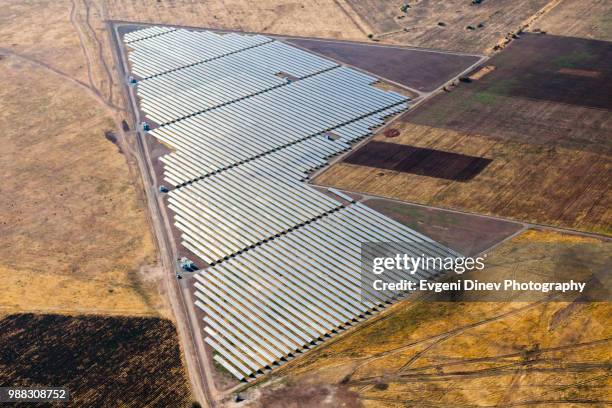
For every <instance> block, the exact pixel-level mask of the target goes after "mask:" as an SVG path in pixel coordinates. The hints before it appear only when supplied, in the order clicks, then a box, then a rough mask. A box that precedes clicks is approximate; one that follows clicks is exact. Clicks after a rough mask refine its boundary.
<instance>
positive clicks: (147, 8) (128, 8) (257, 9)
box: [107, 0, 367, 40]
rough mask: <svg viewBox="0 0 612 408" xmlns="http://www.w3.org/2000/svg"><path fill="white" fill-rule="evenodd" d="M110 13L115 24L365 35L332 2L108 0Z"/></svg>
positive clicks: (345, 35) (297, 33)
mask: <svg viewBox="0 0 612 408" xmlns="http://www.w3.org/2000/svg"><path fill="white" fill-rule="evenodd" d="M107 9H108V11H109V16H110V18H112V19H115V20H129V21H142V22H153V23H165V24H180V25H190V26H198V27H207V28H224V29H234V30H244V31H255V32H262V33H271V34H272V33H276V34H286V35H298V36H312V37H326V38H341V39H361V40H363V39H365V38H366V34H367V33H363V32H362V31H361V29H360V27H359V25H357V24H356V23H355V22H354V21H353V20H352V19H351V17H350V16H349V15H348V14H347V13H346V12H345V11H344V10H343V9H342V8H341V7H339V6H338V4H337V2H334V1H331V0H314V1H287V0H284V1H283V0H263V1H256V2H254V1H248V0H224V1H206V2H194V1H190V0H175V1H171V2H170V1H160V2H153V1H151V2H144V1H141V2H135V1H131V0H108V2H107Z"/></svg>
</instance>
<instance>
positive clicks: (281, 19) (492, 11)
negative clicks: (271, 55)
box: [106, 0, 558, 53]
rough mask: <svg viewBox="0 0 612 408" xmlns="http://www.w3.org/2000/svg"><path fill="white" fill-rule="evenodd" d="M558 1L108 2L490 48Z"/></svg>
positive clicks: (147, 10)
mask: <svg viewBox="0 0 612 408" xmlns="http://www.w3.org/2000/svg"><path fill="white" fill-rule="evenodd" d="M556 1H558V0H553V1H547V0H520V1H516V0H514V1H512V0H503V1H500V0H497V1H495V2H487V1H484V2H483V3H482V4H481V5H479V6H472V5H471V2H470V1H463V0H452V1H444V2H436V1H430V0H418V1H411V2H408V3H409V4H411V8H410V9H409V11H408V13H407V14H406V15H405V16H404V17H403V18H400V19H398V16H401V15H402V14H403V13H402V12H401V11H400V6H401V5H402V4H403V2H395V1H384V2H383V1H372V0H315V1H301V2H300V1H294V0H265V1H259V2H252V1H247V0H225V1H205V2H198V1H191V0H159V1H150V2H147V1H133V0H107V1H106V10H107V12H108V15H109V18H111V19H114V20H127V21H140V22H153V23H165V24H180V25H191V26H199V27H209V28H225V29H235V30H244V31H255V32H262V33H270V34H285V35H296V36H306V37H320V38H336V39H345V40H360V41H367V40H368V35H370V34H371V35H374V36H375V37H376V39H377V41H380V42H382V43H390V44H402V45H412V46H417V47H425V48H439V49H446V50H454V51H461V52H470V53H488V52H490V51H491V49H492V47H493V46H495V45H496V44H497V43H498V42H499V41H500V40H502V39H503V38H504V37H505V36H506V35H507V34H508V33H509V32H513V31H516V30H518V28H519V27H520V26H521V25H522V24H523V23H524V22H525V21H526V20H529V19H530V18H531V17H532V16H533V15H534V14H535V13H537V12H538V11H539V10H540V9H542V7H544V6H546V5H547V4H549V3H555V2H556ZM440 22H442V23H444V26H440V25H438V23H440ZM479 25H481V26H479ZM467 26H473V27H474V29H473V30H470V29H467Z"/></svg>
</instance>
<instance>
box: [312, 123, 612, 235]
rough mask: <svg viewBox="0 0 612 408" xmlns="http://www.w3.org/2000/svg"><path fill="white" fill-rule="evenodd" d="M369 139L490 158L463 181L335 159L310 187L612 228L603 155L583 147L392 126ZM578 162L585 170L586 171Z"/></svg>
mask: <svg viewBox="0 0 612 408" xmlns="http://www.w3.org/2000/svg"><path fill="white" fill-rule="evenodd" d="M394 127H396V128H398V129H399V130H400V131H401V134H400V136H398V137H395V138H393V139H387V138H385V136H384V135H382V134H378V135H377V136H375V137H374V139H373V140H380V141H387V142H389V141H390V142H392V143H400V144H407V145H412V146H417V147H426V148H431V149H438V150H443V151H449V152H454V153H461V154H466V155H471V156H478V157H492V158H494V160H493V162H491V163H490V164H489V165H488V166H487V167H486V168H485V169H484V170H483V171H482V172H481V173H480V174H478V175H477V176H476V177H475V178H474V179H472V180H470V181H468V182H457V181H451V180H445V179H437V178H432V177H426V176H421V175H416V174H409V173H403V172H399V171H390V170H381V169H378V168H372V167H364V166H356V165H351V164H347V163H342V162H340V163H336V164H334V165H333V166H331V167H330V168H329V169H327V170H326V171H325V172H323V173H322V174H321V175H319V176H318V177H317V178H316V179H315V180H314V183H315V184H321V185H326V186H328V185H331V186H334V187H338V188H342V189H347V190H351V191H356V192H361V193H369V194H373V195H379V196H384V197H390V198H396V199H400V200H405V201H410V202H417V203H421V204H430V205H435V206H438V207H445V208H454V209H461V210H465V211H469V212H475V213H481V214H489V215H496V216H501V217H506V218H511V219H515V220H520V221H527V222H533V223H540V224H550V225H555V226H561V227H569V228H575V229H583V230H588V231H594V232H599V233H604V234H611V233H612V226H611V222H612V209H611V208H612V192H611V191H610V190H609V189H608V186H607V184H606V183H605V182H603V180H607V179H608V178H609V177H608V176H609V175H610V174H611V172H612V164H611V162H610V159H609V158H608V157H606V156H604V155H600V154H597V153H592V152H588V151H577V150H570V149H564V148H560V147H557V148H555V149H547V148H546V147H544V146H541V145H534V144H527V143H518V142H509V141H502V140H495V139H492V138H487V137H482V136H479V135H474V134H463V133H458V132H456V131H453V130H450V129H441V128H433V127H429V126H424V125H417V124H412V123H399V122H398V124H397V125H395V124H394ZM585 166H587V169H586V170H585Z"/></svg>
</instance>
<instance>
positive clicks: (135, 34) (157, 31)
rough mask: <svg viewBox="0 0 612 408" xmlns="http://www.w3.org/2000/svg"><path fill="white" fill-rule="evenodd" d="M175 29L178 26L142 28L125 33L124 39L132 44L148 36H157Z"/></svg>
mask: <svg viewBox="0 0 612 408" xmlns="http://www.w3.org/2000/svg"><path fill="white" fill-rule="evenodd" d="M174 30H176V28H172V27H160V26H154V27H149V28H143V29H141V30H137V31H132V32H130V33H127V34H125V35H124V36H123V41H124V42H125V43H126V44H130V43H132V42H134V41H140V40H144V39H146V38H150V37H156V36H158V35H163V34H166V33H169V32H170V31H174Z"/></svg>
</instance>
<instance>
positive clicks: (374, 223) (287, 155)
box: [129, 32, 452, 379]
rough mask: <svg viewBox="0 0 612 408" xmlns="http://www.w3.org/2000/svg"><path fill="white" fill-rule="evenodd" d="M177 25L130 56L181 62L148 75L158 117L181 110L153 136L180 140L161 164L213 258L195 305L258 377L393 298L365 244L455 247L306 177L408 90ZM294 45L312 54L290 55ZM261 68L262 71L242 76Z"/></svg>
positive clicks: (222, 355)
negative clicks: (375, 285) (152, 53)
mask: <svg viewBox="0 0 612 408" xmlns="http://www.w3.org/2000/svg"><path fill="white" fill-rule="evenodd" d="M149 35H151V34H149ZM170 36H176V34H175V32H169V33H164V34H158V35H157V36H155V37H150V38H144V39H142V40H140V41H135V42H130V43H129V45H130V46H132V44H135V45H140V48H138V47H134V48H136V51H133V52H132V53H131V54H130V60H131V61H132V67H137V68H138V69H141V70H142V69H144V68H143V67H144V65H143V61H142V60H140V59H139V58H134V57H132V55H134V53H138V52H141V51H142V50H144V49H148V50H154V49H158V51H159V52H160V53H161V54H162V55H165V54H167V53H171V54H172V55H173V58H175V59H174V60H172V61H173V62H172V64H174V65H173V66H174V68H171V69H168V67H169V66H170V65H164V66H160V65H159V64H158V61H157V60H156V61H155V62H154V63H153V64H152V65H150V66H149V68H154V69H152V70H150V71H148V74H150V75H157V76H156V77H155V78H151V79H147V80H144V81H140V82H139V95H140V97H141V102H142V107H143V110H145V112H146V114H147V115H149V117H151V118H152V117H156V118H158V119H159V120H160V121H161V122H159V123H165V122H163V121H169V120H170V121H174V122H172V123H168V124H165V125H163V126H160V127H158V128H157V129H154V130H153V131H151V132H150V134H151V135H153V136H155V137H156V138H158V139H159V140H161V141H162V142H164V143H165V144H167V145H168V146H169V147H171V148H172V149H173V150H174V152H173V153H171V154H169V155H166V156H164V157H163V158H162V161H163V162H164V164H165V169H164V171H165V178H166V180H168V181H170V182H171V183H172V184H173V185H177V186H180V187H179V188H177V189H175V190H173V191H171V192H170V194H169V199H168V201H169V208H170V209H171V210H172V211H173V213H174V219H175V225H176V226H177V227H178V228H179V230H180V231H181V232H182V234H181V237H182V240H183V243H182V244H183V245H184V246H185V247H186V248H188V249H189V250H191V251H192V252H193V253H194V254H196V255H197V256H199V257H200V258H201V259H202V260H204V261H205V262H207V263H209V264H214V265H213V266H212V267H211V268H209V269H206V270H204V271H202V272H201V273H199V274H198V275H197V276H196V278H197V279H198V281H199V283H198V284H197V292H196V296H197V298H198V301H197V302H196V303H197V304H198V306H199V307H200V308H202V310H204V312H205V313H206V318H205V320H206V324H207V327H206V329H205V330H206V331H207V334H208V336H207V337H206V342H208V343H209V344H210V345H211V346H212V347H213V348H214V349H215V350H216V351H217V352H218V353H219V354H217V355H216V356H215V359H216V360H217V361H218V362H219V363H220V364H222V365H223V366H224V367H225V368H226V369H227V370H228V371H230V372H232V373H233V374H234V375H235V376H236V377H238V378H240V379H243V378H246V377H248V376H253V375H256V374H257V373H258V372H262V371H263V370H266V369H267V368H270V367H272V366H273V365H275V364H279V363H280V362H282V361H283V360H286V359H287V358H290V357H291V356H292V355H293V354H294V353H295V352H300V351H302V350H304V349H305V348H307V347H309V346H310V345H312V344H314V343H316V342H318V341H320V340H321V339H323V338H324V337H326V336H328V335H329V334H330V333H333V332H334V331H336V330H338V329H339V328H343V327H346V326H347V325H350V324H351V322H354V321H356V320H358V319H360V318H362V317H363V316H364V315H365V314H367V313H369V312H371V311H373V310H375V309H376V308H377V307H379V306H380V305H381V304H383V303H384V302H385V301H388V300H390V299H391V298H390V297H389V296H387V295H383V294H376V293H374V294H373V296H374V299H375V300H374V301H363V300H362V299H361V298H360V297H359V286H358V285H359V281H358V280H359V279H358V272H359V270H358V268H359V264H360V257H359V253H360V245H361V243H362V242H367V241H400V240H409V241H411V242H415V243H416V245H417V246H416V248H418V250H422V251H423V253H424V254H427V255H431V256H435V255H452V252H451V251H449V250H447V249H446V248H444V247H442V246H441V245H439V244H437V243H435V242H433V241H431V240H429V239H428V238H426V237H423V236H422V235H420V234H418V233H416V232H414V231H412V230H410V229H408V228H406V227H404V226H401V225H400V224H398V223H396V222H394V221H392V220H391V219H389V218H387V217H385V216H383V215H381V214H378V213H376V212H374V211H372V210H371V209H369V208H367V207H365V206H363V205H361V204H347V202H349V201H351V199H350V198H348V200H345V201H344V202H341V201H339V200H338V199H334V198H331V196H329V195H325V194H323V193H320V192H318V191H317V190H315V189H314V188H312V187H310V186H309V185H308V184H306V183H303V180H304V178H305V177H306V175H307V173H308V172H310V171H312V170H313V169H315V168H318V167H320V166H322V165H324V164H325V163H326V160H327V159H328V158H329V157H331V156H333V155H335V154H338V153H340V152H342V151H345V150H347V149H349V148H350V145H351V143H353V142H354V141H355V140H358V139H359V138H362V137H365V136H366V135H368V134H369V133H370V132H371V129H373V128H375V127H377V126H380V125H381V124H382V122H383V120H384V118H385V117H387V116H388V115H391V114H395V113H398V112H400V111H402V110H404V109H405V108H406V107H407V99H406V98H405V97H403V96H401V95H398V94H395V93H391V92H384V91H382V90H380V89H377V88H374V87H372V86H371V84H372V83H373V82H374V81H375V80H376V78H373V77H371V76H368V75H365V74H362V73H359V72H357V71H354V70H351V69H348V68H345V67H335V64H333V63H331V62H329V63H327V64H326V63H324V62H321V61H320V60H321V59H320V58H318V57H314V56H312V58H307V57H300V58H301V61H302V62H300V63H298V62H296V63H293V62H291V61H290V59H291V57H289V60H287V61H284V60H283V59H279V60H278V61H275V60H270V61H268V60H267V58H268V57H269V54H266V52H268V51H267V50H268V47H269V46H270V47H271V46H272V44H275V42H271V41H266V40H267V39H265V37H263V38H264V39H262V38H260V37H261V36H253V37H250V39H248V38H249V36H242V37H245V38H243V39H241V40H240V41H237V40H236V39H235V38H234V36H219V35H216V36H209V35H208V34H206V35H202V36H200V37H198V38H199V40H198V41H200V42H199V43H198V44H197V45H194V44H193V43H192V42H189V41H186V42H184V43H181V44H182V45H181V47H182V48H181V47H179V46H178V44H179V43H180V41H179V40H176V39H175V38H174V37H170ZM165 37H168V38H170V39H169V40H168V39H166V40H163V39H164V38H165ZM177 38H178V37H177ZM162 40H163V41H162ZM132 41H134V40H132ZM177 41H179V42H177ZM207 41H210V43H208V42H207ZM224 41H227V44H225V45H220V42H221V43H223V42H224ZM258 41H259V42H258ZM234 43H239V44H242V45H243V46H244V48H242V49H241V50H237V49H236V47H234V45H233V44H234ZM169 44H170V45H169ZM247 44H250V45H249V46H246V45H247ZM253 44H256V45H253ZM208 45H210V47H208ZM156 47H158V48H156ZM286 47H288V46H286V45H283V47H282V48H283V49H285V48H286ZM289 48H291V47H289ZM183 49H186V50H187V51H185V52H184V53H182V52H181V51H182V50H183ZM218 49H224V50H226V51H227V50H233V51H230V52H226V53H225V54H223V55H221V54H220V53H219V52H217V51H215V50H218ZM203 50H206V51H203ZM245 53H248V58H255V59H257V58H258V57H257V56H258V55H259V57H261V60H262V61H266V62H265V63H263V62H262V64H259V65H258V64H252V65H251V64H244V63H242V62H240V61H244V59H243V58H238V57H240V56H244V55H247V54H245ZM141 54H142V53H141ZM174 54H177V55H174ZM294 54H295V55H296V56H297V55H300V56H301V55H302V54H305V53H304V52H303V51H299V50H297V49H295V51H290V52H289V51H288V53H287V55H294ZM211 56H215V57H214V58H212V57H211ZM309 57H310V56H309ZM198 58H199V59H198ZM296 58H297V57H296ZM195 60H198V61H199V62H197V64H196V65H194V66H193V67H189V64H193V61H195ZM177 61H181V63H183V64H186V65H183V66H178V65H177V64H178V62H177ZM205 61H207V62H205ZM275 64H276V65H275ZM291 64H293V65H291ZM196 66H197V69H196ZM172 70H174V71H173V72H168V71H172ZM279 71H283V72H285V73H286V74H287V75H288V76H291V77H292V78H294V79H295V80H294V81H287V82H286V83H284V84H280V83H279V84H278V85H275V86H269V85H270V84H274V81H275V80H274V79H271V80H270V79H269V78H267V76H269V77H274V74H275V73H277V72H279ZM286 71H290V72H286ZM183 73H185V74H184V75H183ZM139 75H140V74H139ZM251 77H253V78H257V80H258V81H261V82H257V83H256V84H255V86H254V87H248V86H242V85H238V84H236V83H237V82H242V81H244V78H251ZM166 78H167V79H166ZM219 78H221V79H219ZM147 84H155V85H150V86H149V85H147ZM258 87H260V88H258ZM266 87H267V88H266ZM255 89H260V91H258V92H253V91H254V90H255ZM194 109H195V110H194ZM202 110H204V112H201V111H202ZM187 112H189V113H188V114H186V113H187ZM194 113H195V114H194ZM177 115H182V116H178V117H177ZM188 115H192V116H189V117H185V116H188ZM339 194H340V196H341V193H339ZM341 198H345V199H346V198H347V197H341ZM434 273H435V271H434ZM417 276H423V277H424V276H426V273H425V272H420V275H417ZM377 296H378V297H377Z"/></svg>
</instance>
